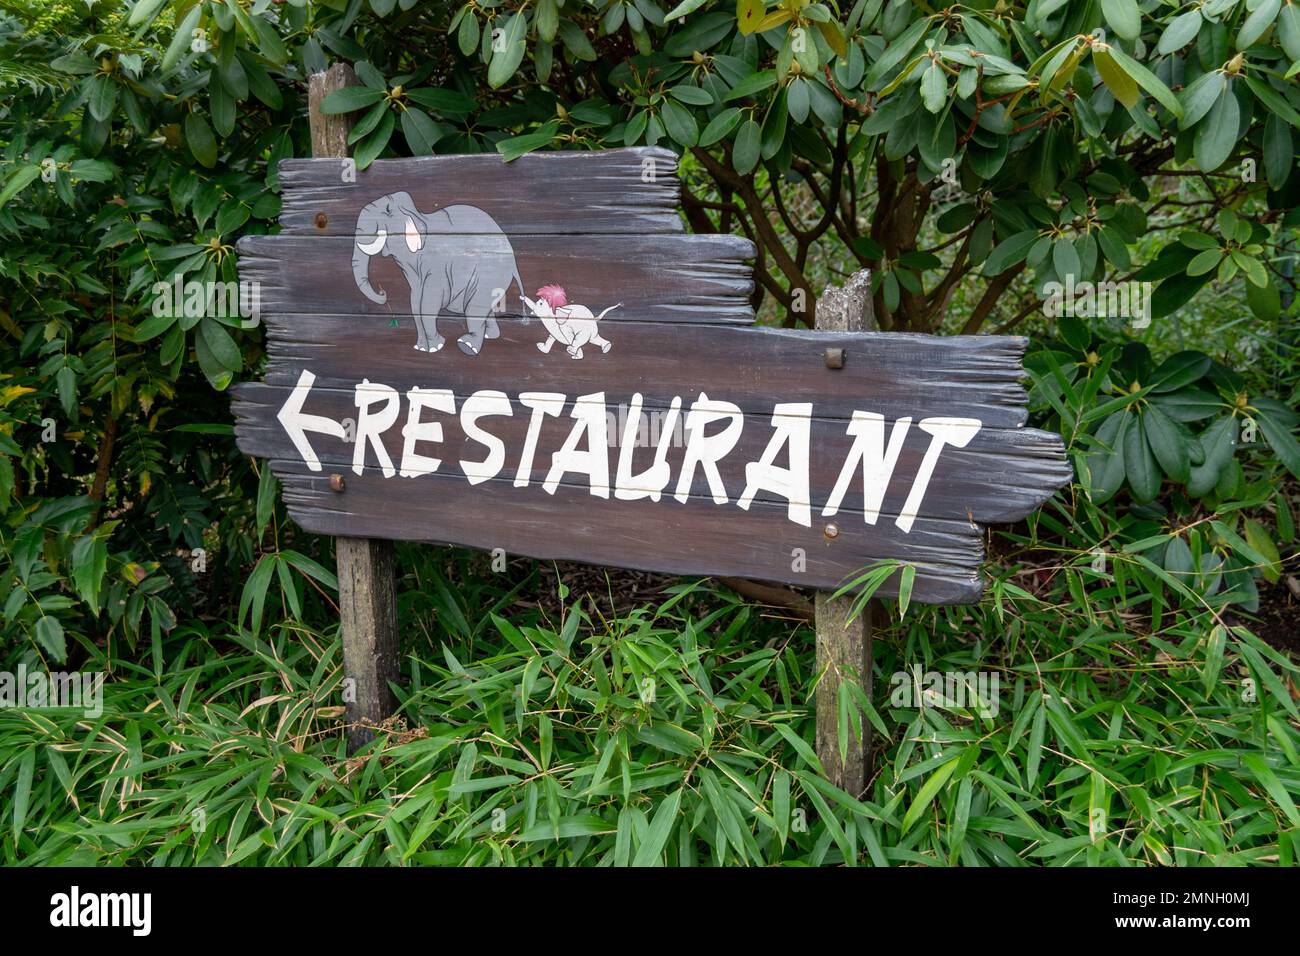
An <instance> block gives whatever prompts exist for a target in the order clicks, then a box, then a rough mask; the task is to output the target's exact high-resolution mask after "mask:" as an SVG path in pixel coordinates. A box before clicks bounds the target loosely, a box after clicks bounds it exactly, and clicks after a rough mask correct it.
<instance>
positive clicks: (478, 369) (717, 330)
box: [263, 313, 1027, 428]
mask: <svg viewBox="0 0 1300 956" xmlns="http://www.w3.org/2000/svg"><path fill="white" fill-rule="evenodd" d="M615 315H617V313H612V314H611V315H610V316H609V317H608V318H606V319H605V320H604V321H602V322H601V323H600V329H601V330H602V334H603V335H604V336H605V338H606V339H607V340H608V341H609V342H610V350H609V351H608V352H601V351H600V350H599V349H598V348H594V347H588V348H587V349H585V350H584V354H583V358H582V359H581V360H579V361H575V360H573V359H570V358H569V357H568V356H567V355H566V354H565V353H564V351H563V350H562V349H560V348H558V347H557V348H554V349H552V350H551V351H549V352H547V353H546V354H543V353H542V352H540V351H539V350H538V348H537V345H538V344H539V343H543V342H544V341H545V340H546V338H547V332H546V329H545V328H543V326H542V325H541V323H540V322H538V321H537V320H536V319H534V320H532V321H531V322H529V324H527V325H525V324H523V322H522V321H519V320H514V321H507V320H504V319H503V320H500V322H499V326H500V330H501V336H500V338H499V339H496V340H492V341H488V342H486V343H485V344H484V347H483V352H482V354H481V355H479V356H475V357H470V356H467V355H463V354H461V353H460V352H459V351H458V350H457V349H455V348H444V349H443V350H442V351H441V352H438V353H436V354H426V353H422V352H417V351H416V350H415V349H414V344H415V342H416V335H417V334H416V331H415V323H414V320H413V319H411V318H410V317H409V316H397V315H395V316H393V317H392V318H390V319H389V320H388V321H385V320H383V319H375V318H370V317H366V318H361V317H358V318H355V319H352V320H341V319H339V318H337V317H330V316H324V315H275V314H271V315H266V316H264V317H263V318H264V321H265V322H266V325H267V332H268V337H269V341H270V354H271V363H270V367H269V368H268V371H267V377H266V380H267V381H268V382H269V383H271V384H276V385H294V384H296V383H297V381H298V375H299V374H300V372H301V370H302V369H303V368H309V369H311V370H312V372H313V373H314V374H315V375H316V377H317V380H318V381H319V382H320V385H321V387H323V388H331V387H335V388H339V387H341V388H346V389H348V390H351V388H352V386H353V385H354V384H355V383H356V382H357V381H359V378H360V376H359V375H358V372H361V371H363V372H364V375H365V377H367V378H369V379H370V380H371V381H377V382H384V383H385V384H387V385H391V386H392V387H393V388H396V389H397V390H398V391H402V392H405V391H406V390H407V389H410V388H411V387H413V386H417V385H418V386H420V387H421V388H428V387H431V386H432V387H438V388H449V389H451V390H452V391H453V392H455V393H456V394H458V395H468V394H470V393H471V392H473V391H475V390H476V389H479V388H484V387H497V388H508V387H510V386H511V384H512V383H515V382H520V383H524V382H526V383H531V384H533V385H535V386H536V387H538V388H541V387H542V385H543V383H550V384H549V385H547V386H546V387H548V388H549V387H551V386H557V385H562V388H559V389H558V390H560V391H564V392H565V393H567V394H569V395H585V394H591V393H594V392H605V393H607V394H608V395H611V396H616V398H615V400H616V401H619V400H624V399H630V398H631V396H632V395H633V393H637V392H639V393H641V394H642V395H643V396H644V398H645V403H646V405H647V407H663V408H666V407H667V406H668V405H669V404H670V403H671V402H672V399H673V397H674V396H680V397H681V398H682V400H683V401H684V402H689V401H691V400H693V399H694V398H696V397H698V395H699V393H700V392H701V391H704V392H707V393H708V394H709V397H710V398H718V399H723V400H726V401H729V402H734V403H735V404H736V405H738V406H740V408H741V409H742V410H743V411H745V412H746V414H749V413H762V412H764V411H766V412H767V413H768V414H770V413H771V410H772V405H773V403H774V402H778V401H779V402H811V403H812V404H813V413H814V414H815V415H817V416H819V417H823V418H845V419H847V418H849V417H850V416H851V415H852V414H853V412H854V411H871V412H876V413H878V414H882V415H884V416H885V417H886V418H887V419H889V420H894V419H898V418H903V417H907V416H912V417H913V418H914V420H915V418H916V416H917V415H922V416H924V415H947V416H953V417H972V418H978V419H980V421H982V422H983V423H984V425H985V427H986V428H1016V427H1019V426H1021V425H1023V424H1024V421H1025V418H1026V415H1027V412H1026V410H1025V401H1026V394H1025V389H1024V386H1023V385H1022V384H1021V381H1022V379H1023V377H1024V372H1023V369H1022V366H1021V364H1020V356H1021V354H1022V353H1023V351H1024V347H1025V340H1024V339H1019V338H1014V337H1010V336H998V337H994V336H987V335H975V336H946V337H942V338H938V337H934V336H924V335H907V334H903V333H895V332H888V333H860V334H855V335H842V334H837V333H833V332H817V331H806V330H791V329H772V328H766V327H752V328H733V327H729V326H686V325H667V324H655V323H645V322H638V321H633V320H629V319H616V318H615V317H614V316H615ZM394 320H395V321H396V322H397V325H396V326H393V325H391V324H390V323H391V322H392V321H394ZM340 322H346V326H345V327H346V329H347V331H346V334H344V333H341V332H340V331H339V328H340ZM438 327H439V329H443V330H444V331H443V334H444V335H446V336H448V339H450V338H451V337H452V336H454V335H457V334H459V333H460V332H462V331H464V329H465V324H464V320H462V319H458V318H455V317H449V318H446V319H442V320H440V321H439V323H438ZM828 347H839V348H843V349H844V350H845V361H844V367H843V368H840V369H829V368H827V367H826V349H827V348H828ZM362 356H364V362H363V363H362V362H360V361H359V360H360V357H362ZM489 361H490V363H491V372H490V373H488V372H486V371H485V365H484V364H483V363H486V362H489Z"/></svg>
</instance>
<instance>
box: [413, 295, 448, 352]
mask: <svg viewBox="0 0 1300 956" xmlns="http://www.w3.org/2000/svg"><path fill="white" fill-rule="evenodd" d="M442 300H443V294H442V289H441V287H440V286H439V283H438V282H437V280H436V278H435V277H433V276H430V277H429V278H428V279H426V280H425V282H424V288H423V295H422V301H421V308H420V311H419V312H417V313H416V316H415V325H416V328H418V329H419V330H420V339H419V341H417V342H416V343H415V347H416V348H417V349H419V350H420V351H421V352H437V351H438V350H439V349H441V348H442V347H443V345H444V344H445V343H446V341H447V340H446V339H444V338H443V337H442V336H441V335H439V334H438V313H439V312H441V311H442V307H443V306H444V305H445V304H446V303H444V302H443V301H442Z"/></svg>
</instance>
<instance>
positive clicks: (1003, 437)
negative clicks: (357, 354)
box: [235, 360, 1068, 523]
mask: <svg viewBox="0 0 1300 956" xmlns="http://www.w3.org/2000/svg"><path fill="white" fill-rule="evenodd" d="M584 361H585V360H584ZM575 364H578V363H575ZM371 381H378V382H382V381H383V379H381V378H379V377H377V376H376V377H374V378H372V379H371ZM385 384H393V383H391V382H386V383H385ZM558 384H559V387H565V383H563V382H561V383H558ZM420 387H421V388H431V387H440V388H445V387H446V386H445V385H443V384H442V383H441V382H440V380H439V379H438V378H437V376H429V378H427V379H426V380H425V383H424V384H422V385H421V386H420ZM404 389H405V387H403V388H401V389H399V391H404ZM290 391H291V390H290V388H289V387H287V386H283V385H278V384H277V385H270V384H263V383H248V384H244V385H240V386H238V401H237V402H236V403H235V416H236V423H237V434H238V438H239V447H240V449H241V450H242V451H243V452H244V453H245V454H249V455H256V456H257V457H259V458H284V459H289V458H292V457H294V456H295V455H296V452H295V451H294V446H293V443H292V442H291V440H290V438H289V436H288V435H287V434H286V432H285V430H284V428H283V427H282V426H281V425H280V423H279V421H278V420H277V419H276V413H277V412H278V411H279V410H280V408H281V407H282V406H283V405H284V403H285V401H286V400H287V399H288V398H289V395H290ZM506 394H507V396H508V397H509V398H510V399H511V401H512V409H513V414H512V415H510V416H504V415H500V416H490V417H484V418H482V419H479V420H478V425H479V427H481V428H483V429H484V430H486V431H487V432H489V433H490V434H492V435H494V436H495V437H497V438H499V439H500V440H501V441H502V442H504V443H505V447H506V450H507V457H506V461H505V468H504V470H503V474H505V475H508V476H510V477H513V476H514V473H515V470H516V469H517V466H518V460H517V459H518V457H519V454H520V451H521V449H522V448H523V447H524V444H525V439H526V435H527V432H528V427H529V415H530V412H529V410H528V409H527V408H525V407H523V406H521V405H520V404H519V402H518V400H517V399H518V396H517V394H515V393H513V392H512V391H507V392H506ZM465 397H467V396H465V395H461V396H457V397H456V407H457V409H459V408H460V407H461V406H462V405H463V404H464V398H465ZM577 397H578V393H576V392H574V393H570V394H569V396H568V399H569V400H568V402H567V403H566V405H565V407H564V410H563V411H562V412H561V413H560V414H559V415H558V416H555V417H548V418H547V419H545V420H544V422H543V425H542V427H541V429H540V430H539V432H538V437H537V444H536V452H535V463H534V466H533V470H534V472H536V471H537V470H539V469H542V468H544V467H545V466H549V463H550V461H551V456H552V455H553V454H554V453H555V452H557V451H559V450H560V448H561V446H562V445H563V443H564V441H565V439H566V437H567V436H568V434H569V432H570V430H571V429H572V426H573V420H572V418H571V417H570V414H571V412H572V410H573V408H574V404H575V399H577ZM696 397H697V396H695V395H686V396H683V403H682V412H683V413H684V412H685V411H686V410H687V409H689V406H690V403H691V401H692V400H694V399H695V398H696ZM710 397H711V398H719V399H726V398H728V396H727V395H726V394H725V393H723V392H717V391H715V392H714V394H713V395H711V396H710ZM630 398H631V396H630V395H629V394H627V393H626V392H610V393H608V401H607V403H606V409H607V412H606V417H607V420H611V426H610V427H611V430H612V431H613V434H611V435H610V440H611V442H612V443H613V444H614V445H619V444H621V439H622V430H623V428H624V427H625V424H626V422H627V420H628V419H629V418H630V416H631V409H630V406H629V405H628V400H629V399H630ZM667 405H668V402H662V403H660V404H659V405H658V407H657V408H655V409H654V410H655V411H663V409H665V408H666V407H667ZM815 407H816V406H814V408H815ZM649 410H650V406H647V405H643V408H642V417H643V419H644V421H645V424H644V426H641V425H640V424H638V425H636V426H633V427H635V428H638V429H643V430H642V431H641V434H640V435H639V436H638V437H639V438H640V440H641V442H642V443H643V444H646V443H649V442H650V441H651V440H652V439H654V438H655V437H656V436H658V435H659V434H660V432H661V429H662V427H663V425H664V424H665V422H666V418H665V417H664V416H662V415H661V416H658V417H657V420H654V419H651V417H650V416H649V414H648V411H649ZM304 411H305V412H307V413H308V414H312V415H323V416H325V417H328V418H332V419H333V420H335V421H340V422H341V421H343V420H344V419H347V418H351V419H352V420H353V422H355V421H356V418H357V407H356V404H355V392H354V390H353V389H351V388H348V389H346V390H345V389H343V388H326V387H322V380H321V379H319V378H318V379H317V381H316V383H315V385H313V387H312V389H311V393H310V396H309V398H308V401H307V402H306V403H305V405H304ZM764 412H766V414H764ZM679 419H680V415H679ZM405 421H406V411H405V408H403V411H402V412H401V414H400V415H399V417H398V420H397V422H396V423H395V424H394V426H393V427H391V428H389V429H387V430H386V431H385V432H384V433H383V434H382V436H381V439H382V442H383V445H384V448H385V449H386V450H387V452H388V455H389V458H390V459H391V460H392V461H393V462H395V463H396V462H399V461H400V459H401V457H402V451H403V437H402V426H403V424H404V423H405ZM422 421H437V422H439V423H441V425H442V430H443V440H442V442H441V443H439V444H437V445H433V444H428V445H421V448H420V450H421V451H422V453H425V454H430V455H437V456H439V457H442V458H443V459H444V460H445V461H446V462H447V463H448V465H447V467H449V468H451V469H452V470H453V472H454V473H456V474H460V471H459V470H458V469H456V467H455V463H456V462H457V461H461V460H474V459H477V458H482V457H483V454H484V452H485V449H484V447H483V446H482V444H480V443H479V442H478V441H476V440H475V439H473V438H471V437H470V436H468V435H466V433H465V430H464V428H463V427H462V421H461V418H460V416H459V415H458V414H454V415H443V414H435V413H432V412H426V413H425V414H424V415H423V417H422ZM847 425H848V422H847V420H846V419H827V418H817V417H814V418H813V419H812V422H811V426H810V430H811V441H810V454H809V476H810V487H811V488H812V489H813V492H814V494H813V495H812V497H813V499H814V501H813V502H812V503H814V504H816V505H817V509H818V510H819V509H820V507H821V506H822V505H824V504H825V501H826V497H827V495H828V493H829V492H830V490H831V489H832V488H833V487H834V485H835V481H836V478H837V477H838V475H839V473H840V469H841V468H842V466H843V463H844V459H845V456H846V455H847V453H848V451H849V449H850V447H851V445H852V441H853V439H852V438H851V437H850V436H848V435H847V434H846V431H845V429H846V428H847ZM893 427H894V421H893V420H889V421H887V422H886V424H885V428H886V432H887V433H891V432H892V429H893ZM678 431H680V429H678ZM773 433H774V429H773V428H772V425H771V404H770V403H769V404H768V405H767V406H766V409H759V410H756V411H755V412H754V413H753V414H751V415H746V418H745V424H744V428H743V430H742V431H741V433H740V438H739V440H738V441H737V443H736V446H735V449H734V450H733V451H732V452H731V453H730V454H728V455H727V456H726V457H725V458H723V459H722V461H721V462H719V464H718V471H719V474H720V476H721V478H722V482H723V484H724V486H725V487H726V488H727V489H728V491H729V493H730V496H731V497H732V498H735V497H737V496H739V494H740V492H741V491H742V490H743V488H744V487H745V466H746V464H747V463H749V462H753V461H758V460H759V458H760V457H761V456H762V454H763V450H764V448H766V447H767V444H768V442H769V441H770V440H771V439H772V436H773ZM310 441H311V446H312V449H313V450H314V451H315V453H316V455H317V456H318V457H319V459H320V461H321V463H322V465H323V466H327V467H328V466H333V467H334V468H335V470H342V471H345V472H348V473H350V468H351V465H352V462H353V454H354V450H355V447H356V446H355V444H353V443H351V442H345V441H342V440H340V439H338V438H336V437H333V436H331V435H323V434H312V435H311V436H310ZM928 443H929V436H928V435H926V434H925V433H923V432H921V431H920V429H919V428H917V427H916V426H915V424H913V426H911V427H910V428H909V430H908V434H907V438H906V439H905V441H904V444H903V448H902V451H901V453H900V455H899V458H898V463H897V465H896V466H895V468H894V471H893V476H892V480H891V481H890V482H889V485H888V487H887V490H886V494H885V498H884V504H885V507H886V508H888V507H889V506H890V505H891V504H892V505H895V506H897V505H898V504H901V503H902V502H903V501H904V500H905V499H906V497H907V494H908V491H909V490H910V488H911V482H912V478H913V477H914V476H915V475H916V473H917V469H918V468H919V467H920V464H921V460H922V458H923V456H924V454H925V452H926V449H927V447H928ZM684 452H685V448H684V445H683V443H682V442H681V441H674V443H673V444H672V445H671V447H669V448H668V449H667V453H666V456H665V461H666V462H667V463H668V466H669V468H670V470H671V474H672V475H673V476H674V479H673V480H674V482H675V481H676V476H677V475H678V474H679V473H680V470H681V465H682V459H683V456H684ZM654 454H655V448H654V447H653V445H649V446H648V447H637V448H635V449H634V450H633V459H632V463H633V466H634V468H635V470H636V471H640V470H642V469H644V468H646V467H648V466H649V464H650V462H651V460H652V459H653V458H654ZM618 457H619V448H618V447H611V448H610V449H609V454H608V459H609V468H610V474H611V475H613V474H614V473H615V468H616V466H617V462H618ZM376 460H377V459H376V457H375V455H374V452H373V450H372V449H367V451H366V456H365V462H366V467H367V468H371V469H373V468H374V467H375V465H376ZM1063 476H1066V477H1068V471H1067V466H1065V465H1064V464H1063V463H1062V461H1061V443H1060V439H1059V438H1058V437H1057V436H1056V435H1053V434H1051V433H1050V432H1044V431H1039V430H1037V429H1016V428H1000V429H987V428H986V429H982V430H981V431H980V432H979V433H978V434H977V435H976V436H975V437H974V438H973V439H972V440H971V443H970V444H969V445H967V446H966V447H965V448H946V449H945V450H944V452H943V454H942V455H941V456H940V457H939V461H938V463H937V465H936V466H935V474H934V478H933V479H932V481H931V484H930V489H929V491H928V492H927V494H926V497H925V499H923V501H922V505H921V514H924V515H933V516H936V517H949V518H951V517H957V518H961V519H966V518H967V517H968V516H970V517H973V518H974V520H976V521H980V522H984V523H990V522H998V521H1010V520H1014V519H1015V518H1017V517H1020V516H1022V515H1024V514H1025V513H1026V512H1028V511H1031V510H1033V509H1034V508H1035V507H1037V506H1038V505H1039V504H1041V503H1042V501H1043V500H1044V497H1045V495H1046V494H1047V493H1049V492H1046V491H1045V489H1050V488H1053V487H1055V485H1056V483H1057V482H1059V481H1060V480H1061V478H1062V477H1063ZM673 487H675V485H674V486H673ZM691 490H692V491H693V492H694V493H698V494H705V493H706V492H707V490H708V486H707V483H706V481H705V479H704V477H703V474H702V473H699V472H697V473H696V475H695V480H694V484H693V487H692V489H691ZM758 497H759V498H760V499H767V500H773V501H777V500H780V501H784V500H786V499H784V498H777V497H776V496H775V495H773V494H772V493H770V492H766V491H760V492H759V493H758ZM862 506H863V502H862V483H861V481H860V480H858V481H855V482H853V483H852V484H851V485H850V487H849V490H848V492H847V494H846V495H845V498H844V507H845V508H853V509H858V510H859V511H860V510H861V508H862ZM894 513H897V509H896V508H895V511H894Z"/></svg>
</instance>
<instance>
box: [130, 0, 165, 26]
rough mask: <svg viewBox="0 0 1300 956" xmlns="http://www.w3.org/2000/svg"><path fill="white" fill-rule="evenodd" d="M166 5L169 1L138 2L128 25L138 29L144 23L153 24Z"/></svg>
mask: <svg viewBox="0 0 1300 956" xmlns="http://www.w3.org/2000/svg"><path fill="white" fill-rule="evenodd" d="M166 3H167V0H138V2H137V3H136V5H135V6H134V7H133V8H132V9H131V15H130V16H129V17H127V19H126V25H127V26H129V27H138V26H139V25H140V24H142V23H148V22H152V21H153V18H154V17H156V16H157V15H158V13H159V11H161V10H162V8H163V6H164V5H165V4H166Z"/></svg>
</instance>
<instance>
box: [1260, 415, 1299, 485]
mask: <svg viewBox="0 0 1300 956" xmlns="http://www.w3.org/2000/svg"><path fill="white" fill-rule="evenodd" d="M1256 421H1257V423H1258V424H1259V430H1260V431H1262V432H1263V433H1264V440H1265V441H1267V442H1268V443H1269V446H1270V447H1271V448H1272V449H1273V451H1274V453H1275V454H1276V455H1277V457H1278V461H1280V462H1282V464H1283V465H1285V466H1286V470H1287V471H1289V472H1291V474H1292V475H1294V476H1295V477H1297V478H1300V442H1297V441H1296V438H1295V436H1294V435H1292V434H1291V429H1290V427H1289V426H1288V425H1287V423H1286V422H1285V421H1281V420H1280V419H1279V418H1278V416H1276V415H1274V414H1273V413H1272V412H1269V411H1265V410H1264V409H1262V408H1261V409H1260V410H1259V414H1258V415H1257V416H1256Z"/></svg>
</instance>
